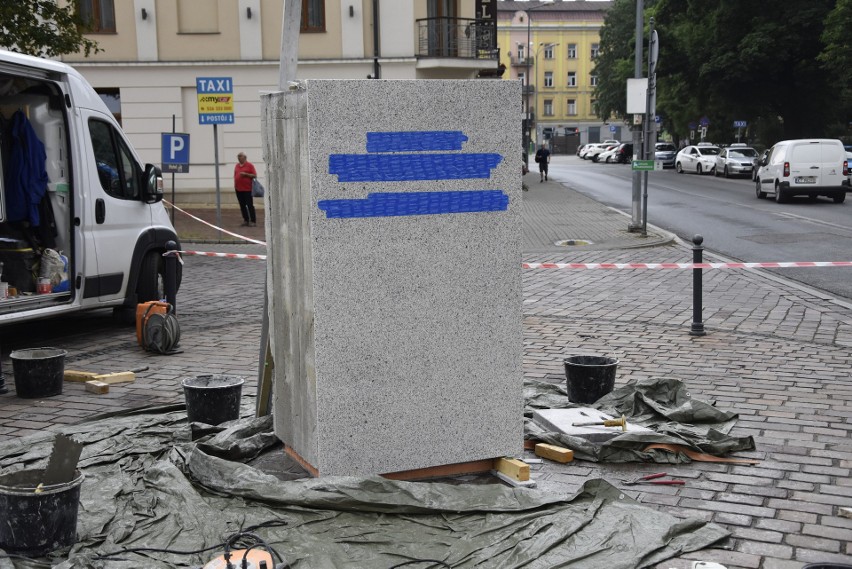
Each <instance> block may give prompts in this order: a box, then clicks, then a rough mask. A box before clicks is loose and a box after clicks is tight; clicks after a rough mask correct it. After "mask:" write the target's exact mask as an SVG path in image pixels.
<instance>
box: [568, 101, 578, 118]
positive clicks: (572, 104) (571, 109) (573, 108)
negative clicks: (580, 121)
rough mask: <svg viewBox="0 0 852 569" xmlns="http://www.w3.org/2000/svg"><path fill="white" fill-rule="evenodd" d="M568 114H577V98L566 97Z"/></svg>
mask: <svg viewBox="0 0 852 569" xmlns="http://www.w3.org/2000/svg"><path fill="white" fill-rule="evenodd" d="M567 103H568V114H569V115H576V114H577V99H568V101H567Z"/></svg>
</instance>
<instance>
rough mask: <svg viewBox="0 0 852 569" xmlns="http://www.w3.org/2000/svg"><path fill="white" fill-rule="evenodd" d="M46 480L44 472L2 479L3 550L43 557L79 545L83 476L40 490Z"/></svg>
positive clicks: (0, 539)
mask: <svg viewBox="0 0 852 569" xmlns="http://www.w3.org/2000/svg"><path fill="white" fill-rule="evenodd" d="M43 478H44V470H41V469H39V470H19V471H18V472H12V473H11V474H4V475H3V476H0V519H2V520H3V523H0V549H3V550H5V551H7V552H12V553H21V554H24V555H27V556H31V557H40V556H42V555H44V554H46V553H49V552H51V551H54V550H56V549H61V548H63V547H69V546H71V545H74V543H75V542H76V541H77V511H78V509H79V507H80V485H81V484H82V483H83V474H82V473H81V472H80V471H79V470H77V471H75V473H74V478H73V479H72V480H71V482H66V483H63V484H52V485H50V486H41V487H39V485H40V484H41V481H42V479H43Z"/></svg>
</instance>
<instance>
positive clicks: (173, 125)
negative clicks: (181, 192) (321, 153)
mask: <svg viewBox="0 0 852 569" xmlns="http://www.w3.org/2000/svg"><path fill="white" fill-rule="evenodd" d="M174 133H175V115H172V134H174ZM175 205H176V204H175V173H174V171H172V227H174V224H175Z"/></svg>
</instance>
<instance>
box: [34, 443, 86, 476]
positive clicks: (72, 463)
mask: <svg viewBox="0 0 852 569" xmlns="http://www.w3.org/2000/svg"><path fill="white" fill-rule="evenodd" d="M82 452H83V443H78V442H77V441H75V440H74V439H72V438H71V437H68V436H65V435H56V438H55V439H54V441H53V452H51V453H50V458H49V459H48V460H47V468H45V469H44V475H43V477H42V484H43V485H44V486H52V485H54V484H66V483H68V482H71V481H72V480H74V474H75V473H76V472H77V463H78V462H79V460H80V453H82Z"/></svg>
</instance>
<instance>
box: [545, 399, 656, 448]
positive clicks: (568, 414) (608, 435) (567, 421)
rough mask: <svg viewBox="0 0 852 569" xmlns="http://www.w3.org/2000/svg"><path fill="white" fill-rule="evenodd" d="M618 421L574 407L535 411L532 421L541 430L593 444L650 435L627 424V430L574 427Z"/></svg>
mask: <svg viewBox="0 0 852 569" xmlns="http://www.w3.org/2000/svg"><path fill="white" fill-rule="evenodd" d="M611 419H618V417H613V416H612V415H607V414H606V413H601V412H600V411H598V410H597V409H592V408H591V407H575V408H572V409H537V410H535V411H533V421H534V422H535V423H537V424H538V425H539V426H540V427H541V428H543V429H547V430H548V431H551V432H554V433H565V434H566V435H571V436H574V437H580V438H583V439H586V440H588V441H589V442H593V443H604V442H606V441H608V440H610V439H614V438H615V437H617V436H619V435H622V434H624V433H625V432H627V433H651V432H653V431H651V430H650V429H646V428H645V427H642V426H639V425H631V424H630V422H628V423H627V429H625V430H622V428H621V427H604V426H602V425H601V426H589V427H575V426H574V423H591V422H593V421H609V420H611Z"/></svg>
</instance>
